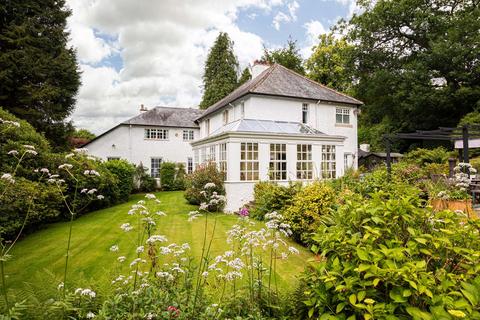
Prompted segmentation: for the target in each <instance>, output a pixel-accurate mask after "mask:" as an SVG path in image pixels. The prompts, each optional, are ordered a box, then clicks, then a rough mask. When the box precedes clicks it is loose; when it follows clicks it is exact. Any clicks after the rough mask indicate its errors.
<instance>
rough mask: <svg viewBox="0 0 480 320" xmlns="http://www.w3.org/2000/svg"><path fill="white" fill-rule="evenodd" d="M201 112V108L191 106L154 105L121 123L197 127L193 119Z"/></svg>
mask: <svg viewBox="0 0 480 320" xmlns="http://www.w3.org/2000/svg"><path fill="white" fill-rule="evenodd" d="M202 113H203V111H202V110H199V109H192V108H172V107H154V108H153V109H151V110H148V111H145V112H143V113H141V114H139V115H137V116H135V117H133V118H131V119H129V120H127V121H124V122H122V124H133V125H145V126H164V127H180V128H198V124H196V123H195V119H196V118H198V117H200V116H201V115H202Z"/></svg>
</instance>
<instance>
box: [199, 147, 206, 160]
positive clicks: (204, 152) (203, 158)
mask: <svg viewBox="0 0 480 320" xmlns="http://www.w3.org/2000/svg"><path fill="white" fill-rule="evenodd" d="M206 160H207V147H202V148H201V149H200V163H205V162H206Z"/></svg>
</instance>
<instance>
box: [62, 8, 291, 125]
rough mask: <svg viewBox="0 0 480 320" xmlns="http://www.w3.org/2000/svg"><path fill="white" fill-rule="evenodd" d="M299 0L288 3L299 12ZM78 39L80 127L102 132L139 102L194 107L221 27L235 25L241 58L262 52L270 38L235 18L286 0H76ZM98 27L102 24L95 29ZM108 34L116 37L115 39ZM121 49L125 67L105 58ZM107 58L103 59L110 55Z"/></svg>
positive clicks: (74, 38)
mask: <svg viewBox="0 0 480 320" xmlns="http://www.w3.org/2000/svg"><path fill="white" fill-rule="evenodd" d="M295 3H296V1H293V2H289V3H288V5H287V8H288V12H289V15H290V17H292V19H293V17H295V19H296V15H295V11H296V10H297V8H298V3H297V4H295ZM68 5H69V6H70V7H71V8H72V12H73V15H72V17H71V18H70V19H69V29H70V30H71V44H72V45H74V46H75V47H76V48H77V51H78V56H79V60H80V62H81V70H82V87H81V88H80V91H79V94H78V99H77V108H76V111H75V112H74V114H73V115H72V117H73V120H74V122H75V124H76V125H77V126H78V127H84V128H87V129H90V130H92V131H94V132H95V133H100V132H102V131H104V130H106V129H108V128H109V127H111V126H113V125H115V124H117V123H118V122H119V121H121V120H125V119H127V118H129V117H131V116H134V115H135V114H137V113H138V109H139V105H140V104H145V106H154V105H175V106H185V107H194V106H196V105H198V103H199V101H200V98H201V84H202V81H201V78H202V74H203V64H204V60H205V58H206V56H207V54H208V50H209V48H210V47H211V45H212V43H213V42H214V40H215V38H216V36H217V34H218V32H219V31H225V32H228V34H229V35H230V37H231V38H232V40H233V41H234V49H235V52H236V54H237V56H238V58H239V61H240V64H241V66H245V65H247V64H248V63H250V62H251V61H253V60H254V59H257V58H259V57H260V56H261V54H262V44H263V41H262V39H261V38H260V37H259V36H258V35H256V34H253V33H249V32H244V31H242V30H240V29H239V28H238V26H237V25H236V24H235V19H236V15H237V12H238V10H239V9H241V8H248V7H254V8H258V9H260V10H265V11H270V10H272V9H273V8H275V7H277V6H283V5H285V3H284V1H283V0H224V1H217V0H203V1H198V0H185V1H177V0H162V1H158V0H142V2H141V5H140V4H139V3H138V2H136V1H132V0H115V1H108V0H68ZM94 30H95V32H94ZM106 39H115V40H114V41H110V40H106ZM113 54H119V55H120V56H121V59H122V61H123V66H122V68H121V70H119V71H117V70H115V69H114V68H113V67H109V66H105V63H104V62H105V58H107V57H109V56H111V55H113ZM102 60H103V61H102Z"/></svg>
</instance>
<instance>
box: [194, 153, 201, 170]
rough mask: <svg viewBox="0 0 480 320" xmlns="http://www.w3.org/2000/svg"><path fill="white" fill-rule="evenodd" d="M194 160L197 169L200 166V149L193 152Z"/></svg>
mask: <svg viewBox="0 0 480 320" xmlns="http://www.w3.org/2000/svg"><path fill="white" fill-rule="evenodd" d="M193 159H194V166H195V168H196V167H198V165H199V164H200V149H195V150H193Z"/></svg>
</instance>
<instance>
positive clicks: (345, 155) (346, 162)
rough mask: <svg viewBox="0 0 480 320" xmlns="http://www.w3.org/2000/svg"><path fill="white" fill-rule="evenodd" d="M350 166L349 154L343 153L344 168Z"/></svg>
mask: <svg viewBox="0 0 480 320" xmlns="http://www.w3.org/2000/svg"><path fill="white" fill-rule="evenodd" d="M349 167H350V165H349V163H348V154H344V155H343V168H344V170H347V169H348V168H349Z"/></svg>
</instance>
